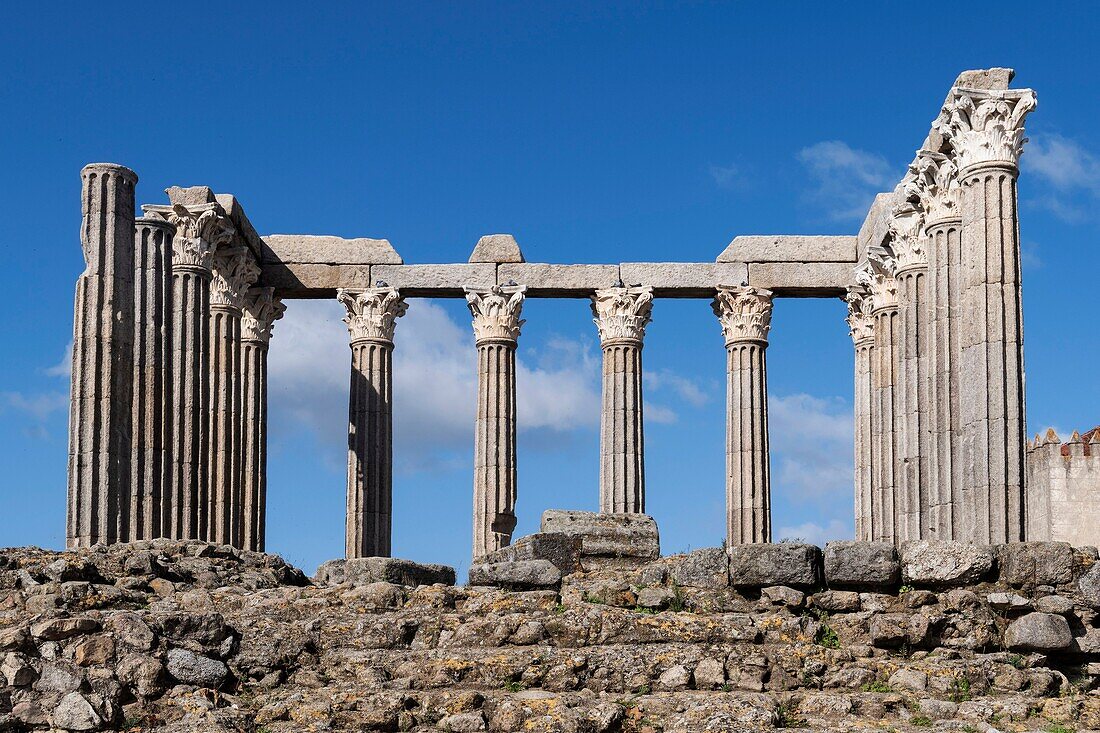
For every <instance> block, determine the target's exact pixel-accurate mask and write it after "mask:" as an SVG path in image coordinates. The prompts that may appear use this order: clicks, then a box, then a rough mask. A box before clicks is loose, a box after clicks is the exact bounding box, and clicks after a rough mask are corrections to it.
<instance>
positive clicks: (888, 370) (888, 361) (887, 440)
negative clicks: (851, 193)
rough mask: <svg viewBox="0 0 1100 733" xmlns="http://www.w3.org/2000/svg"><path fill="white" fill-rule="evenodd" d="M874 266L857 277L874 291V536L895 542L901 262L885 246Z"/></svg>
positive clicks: (875, 254)
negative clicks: (898, 266) (898, 268)
mask: <svg viewBox="0 0 1100 733" xmlns="http://www.w3.org/2000/svg"><path fill="white" fill-rule="evenodd" d="M869 260H870V261H869V265H870V267H869V268H867V269H864V270H861V271H860V272H859V273H858V275H857V282H859V283H860V284H861V285H865V286H867V287H869V288H870V290H871V308H872V310H871V314H872V317H873V318H874V323H875V325H874V329H875V346H874V349H873V350H872V352H871V353H872V355H873V359H872V361H871V468H872V471H873V473H872V476H871V514H872V516H871V539H872V540H873V541H876V542H878V541H881V542H894V541H895V539H896V538H897V525H896V517H897V514H896V504H895V501H894V497H895V493H896V488H897V481H896V477H895V468H896V461H897V432H896V426H895V420H894V417H895V415H896V414H897V412H896V403H895V385H896V384H897V378H898V360H897V343H898V286H897V280H895V279H894V269H895V267H896V263H895V261H894V258H893V257H892V256H891V255H890V254H889V253H888V252H884V251H872V252H870V253H869Z"/></svg>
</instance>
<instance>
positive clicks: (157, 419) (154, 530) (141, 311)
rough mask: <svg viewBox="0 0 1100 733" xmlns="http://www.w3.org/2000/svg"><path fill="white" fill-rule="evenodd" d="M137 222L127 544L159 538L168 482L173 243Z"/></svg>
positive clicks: (159, 225) (162, 228) (154, 221)
mask: <svg viewBox="0 0 1100 733" xmlns="http://www.w3.org/2000/svg"><path fill="white" fill-rule="evenodd" d="M175 231H176V230H175V227H174V226H172V224H170V223H168V222H167V221H164V220H163V219H160V218H158V217H142V218H140V219H138V220H137V222H135V228H134V258H135V259H134V376H133V390H134V393H133V424H134V432H133V436H134V437H133V450H132V454H131V456H132V457H131V459H130V476H131V478H130V502H129V516H130V519H129V525H130V527H129V532H128V533H127V536H126V539H127V540H147V539H153V538H156V537H160V536H161V497H162V496H163V495H164V494H165V493H166V492H167V491H168V490H169V489H168V487H169V486H170V484H171V480H172V450H171V448H172V394H171V389H170V388H169V387H170V385H171V376H172V237H173V236H174V235H175Z"/></svg>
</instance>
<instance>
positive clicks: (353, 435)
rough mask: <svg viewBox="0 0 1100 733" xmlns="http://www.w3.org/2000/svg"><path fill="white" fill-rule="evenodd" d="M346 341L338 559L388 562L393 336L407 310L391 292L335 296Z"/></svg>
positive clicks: (375, 290)
mask: <svg viewBox="0 0 1100 733" xmlns="http://www.w3.org/2000/svg"><path fill="white" fill-rule="evenodd" d="M336 297H337V299H338V300H339V301H340V302H341V303H343V304H344V307H345V308H346V309H347V317H346V318H344V323H346V324H348V332H349V334H350V335H351V391H350V397H349V403H348V404H349V407H348V488H347V516H346V518H345V522H346V523H345V534H344V554H345V555H346V556H347V557H389V556H390V530H391V525H392V514H393V509H392V497H393V409H392V401H393V333H394V329H395V327H396V321H397V319H398V318H400V317H401V316H403V315H405V311H406V310H407V308H408V306H407V305H406V303H405V301H404V299H403V298H402V297H401V294H400V293H399V292H398V291H397V289H396V288H390V287H376V288H370V289H368V290H364V291H361V292H353V291H349V290H339V291H337V294H336Z"/></svg>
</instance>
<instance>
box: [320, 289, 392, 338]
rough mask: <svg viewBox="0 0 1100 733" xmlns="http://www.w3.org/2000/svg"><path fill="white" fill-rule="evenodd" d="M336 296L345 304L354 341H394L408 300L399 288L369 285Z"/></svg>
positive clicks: (347, 321) (347, 319)
mask: <svg viewBox="0 0 1100 733" xmlns="http://www.w3.org/2000/svg"><path fill="white" fill-rule="evenodd" d="M336 299H337V300H339V301H340V302H341V303H343V304H344V308H346V309H347V312H348V314H347V317H345V318H344V323H346V324H348V333H349V334H350V335H351V342H352V343H355V342H356V341H382V342H385V343H388V344H392V343H393V332H394V329H395V328H396V327H397V319H398V318H400V317H401V316H403V315H405V311H407V310H408V309H409V305H408V303H406V302H405V299H404V298H402V297H401V293H399V292H398V290H397V288H390V287H383V288H368V289H366V290H344V289H342V288H341V289H340V290H337V291H336Z"/></svg>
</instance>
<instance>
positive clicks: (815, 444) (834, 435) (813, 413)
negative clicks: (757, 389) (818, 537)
mask: <svg viewBox="0 0 1100 733" xmlns="http://www.w3.org/2000/svg"><path fill="white" fill-rule="evenodd" d="M852 419H853V418H852V410H851V406H850V405H848V403H847V402H846V401H844V400H842V399H840V398H833V399H822V398H820V397H814V396H812V395H808V394H793V395H787V396H785V397H769V399H768V435H769V438H770V445H771V452H772V485H773V486H774V487H775V488H776V489H777V490H779V491H783V492H789V493H791V494H793V495H794V496H795V497H797V498H799V499H801V500H803V501H813V502H814V503H815V504H820V505H821V506H825V507H836V506H842V507H845V508H848V509H850V507H851V503H852V496H853V494H852V492H853V484H852V481H853V470H854V469H853V450H854V448H853V444H852V440H853V437H852V436H853V422H852Z"/></svg>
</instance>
